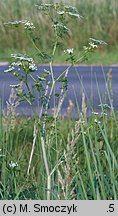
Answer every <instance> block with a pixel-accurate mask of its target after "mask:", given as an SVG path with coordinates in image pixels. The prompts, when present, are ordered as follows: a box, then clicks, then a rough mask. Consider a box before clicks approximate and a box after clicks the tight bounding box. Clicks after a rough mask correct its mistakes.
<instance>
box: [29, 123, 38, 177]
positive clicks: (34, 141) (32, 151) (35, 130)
mask: <svg viewBox="0 0 118 216" xmlns="http://www.w3.org/2000/svg"><path fill="white" fill-rule="evenodd" d="M36 137H37V128H36V123H35V124H34V134H33V144H32V149H31V154H30V159H29V164H28V169H27V175H29V171H30V168H31V163H32V158H33V153H34V148H35V143H36Z"/></svg>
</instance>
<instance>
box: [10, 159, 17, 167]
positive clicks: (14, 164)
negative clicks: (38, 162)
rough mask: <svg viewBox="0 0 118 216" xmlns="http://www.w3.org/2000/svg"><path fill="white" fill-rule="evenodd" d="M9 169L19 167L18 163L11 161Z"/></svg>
mask: <svg viewBox="0 0 118 216" xmlns="http://www.w3.org/2000/svg"><path fill="white" fill-rule="evenodd" d="M9 167H10V168H15V167H18V163H17V162H13V161H10V163H9Z"/></svg>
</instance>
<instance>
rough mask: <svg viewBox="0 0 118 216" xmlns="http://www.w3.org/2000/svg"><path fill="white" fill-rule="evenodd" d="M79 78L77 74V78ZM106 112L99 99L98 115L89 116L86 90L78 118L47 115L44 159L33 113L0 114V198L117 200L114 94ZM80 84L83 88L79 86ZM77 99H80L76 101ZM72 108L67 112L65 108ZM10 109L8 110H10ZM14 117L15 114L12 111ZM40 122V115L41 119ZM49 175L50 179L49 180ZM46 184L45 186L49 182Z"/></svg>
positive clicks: (117, 167)
mask: <svg viewBox="0 0 118 216" xmlns="http://www.w3.org/2000/svg"><path fill="white" fill-rule="evenodd" d="M78 78H79V77H78ZM110 82H112V80H111V79H110V80H109V79H108V80H106V83H108V85H107V86H106V93H107V94H108V95H109V102H110V104H111V105H110V107H109V108H110V112H109V113H108V112H107V110H106V107H105V106H104V101H103V100H102V98H101V95H100V91H99V85H98V82H97V79H96V86H97V88H98V95H99V99H100V101H101V113H100V114H99V115H98V114H97V113H96V112H93V114H92V115H91V117H89V118H87V116H86V109H88V108H89V107H87V105H86V103H87V92H85V93H84V94H85V95H86V97H85V96H84V95H83V99H82V110H81V109H80V108H81V107H80V108H79V104H77V107H78V119H77V120H74V119H73V120H72V119H71V117H70V116H71V112H72V111H73V107H72V104H71V103H70V107H68V109H67V118H62V117H58V118H56V121H55V118H54V116H53V115H52V116H50V117H49V121H48V122H47V124H46V131H47V133H46V137H45V143H46V160H47V166H48V167H47V173H48V175H47V174H46V172H45V164H44V162H43V161H44V158H43V157H44V154H43V153H42V147H41V144H42V142H41V137H40V136H41V134H40V133H37V130H38V131H40V130H41V128H40V127H41V126H40V123H41V122H40V123H39V121H38V119H37V117H35V116H34V117H30V118H27V117H25V116H24V117H22V118H19V117H18V116H17V115H16V116H15V119H14V121H11V119H12V118H11V117H12V114H10V116H9V115H7V116H6V115H3V114H2V115H1V118H0V138H1V139H0V140H1V142H0V150H1V151H0V170H1V172H0V188H1V190H0V199H53V200H55V199H66V200H67V199H78V200H79V199H80V200H96V199H97V200H99V199H100V200H106V199H117V198H118V174H117V173H118V148H117V142H118V136H117V133H118V120H117V114H116V113H115V112H114V109H113V101H112V92H111V89H110V88H109V84H110ZM82 88H84V86H82ZM77 103H78V102H77ZM69 110H70V112H69ZM8 113H9V112H8ZM13 117H14V114H13ZM41 121H43V119H42V120H41ZM47 178H48V179H47ZM47 183H48V184H47Z"/></svg>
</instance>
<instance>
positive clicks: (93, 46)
mask: <svg viewBox="0 0 118 216" xmlns="http://www.w3.org/2000/svg"><path fill="white" fill-rule="evenodd" d="M89 46H90V47H91V48H93V49H94V48H98V46H97V45H96V44H95V43H94V42H90V43H89Z"/></svg>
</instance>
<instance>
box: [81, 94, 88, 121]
mask: <svg viewBox="0 0 118 216" xmlns="http://www.w3.org/2000/svg"><path fill="white" fill-rule="evenodd" d="M86 111H87V107H86V99H85V93H84V92H83V93H82V114H83V117H84V119H87V114H86Z"/></svg>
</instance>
